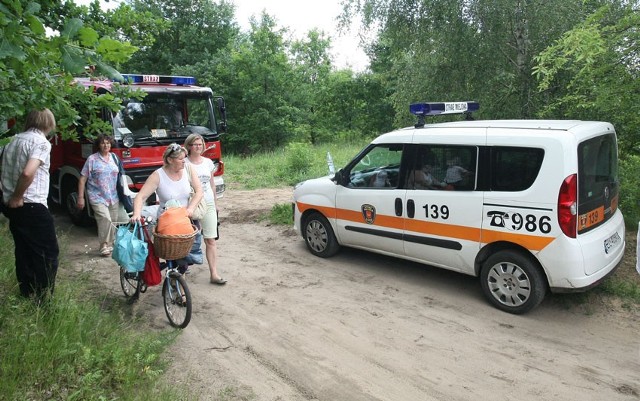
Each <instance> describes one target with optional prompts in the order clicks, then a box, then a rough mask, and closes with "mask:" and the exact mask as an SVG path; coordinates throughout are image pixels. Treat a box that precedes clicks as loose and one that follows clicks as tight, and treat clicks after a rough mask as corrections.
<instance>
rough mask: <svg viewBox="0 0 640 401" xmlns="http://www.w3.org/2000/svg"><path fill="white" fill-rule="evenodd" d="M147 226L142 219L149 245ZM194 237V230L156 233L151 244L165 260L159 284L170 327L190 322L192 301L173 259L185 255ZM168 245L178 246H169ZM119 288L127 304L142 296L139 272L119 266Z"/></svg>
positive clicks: (144, 287) (143, 285)
mask: <svg viewBox="0 0 640 401" xmlns="http://www.w3.org/2000/svg"><path fill="white" fill-rule="evenodd" d="M149 223H150V219H148V218H147V219H145V218H144V217H143V218H142V220H141V225H142V231H143V233H144V236H145V240H146V241H147V242H148V243H150V242H151V236H150V235H149V231H148V225H149ZM196 234H197V230H194V233H193V234H191V235H183V236H163V235H159V234H157V233H156V234H155V240H154V242H153V243H154V245H155V250H156V254H157V256H158V257H160V258H162V259H165V262H164V263H161V264H160V266H161V270H166V271H165V274H164V279H163V283H162V300H163V304H164V311H165V313H166V315H167V318H168V319H169V323H170V324H171V326H173V327H177V328H180V329H184V328H185V327H187V325H188V324H189V322H190V321H191V311H192V302H191V291H189V287H188V286H187V282H186V280H185V279H184V277H183V275H182V273H181V272H180V271H179V270H178V269H179V266H178V263H177V261H176V260H177V259H180V258H182V257H185V256H186V255H187V254H188V252H189V250H190V249H191V246H192V245H193V240H194V238H195V235H196ZM189 240H190V241H189ZM172 244H174V245H175V244H179V245H178V246H172ZM185 250H186V254H185ZM120 286H121V287H122V292H124V295H125V296H126V297H127V298H129V302H130V303H133V302H135V301H136V300H137V299H138V298H139V296H140V293H145V292H146V291H147V288H148V287H147V284H146V283H145V282H144V279H143V278H142V272H129V271H127V269H126V268H125V267H124V266H120Z"/></svg>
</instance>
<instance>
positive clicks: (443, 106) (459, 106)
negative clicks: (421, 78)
mask: <svg viewBox="0 0 640 401" xmlns="http://www.w3.org/2000/svg"><path fill="white" fill-rule="evenodd" d="M479 108H480V104H479V103H478V102H444V103H443V102H431V103H414V104H412V105H411V106H409V111H410V112H411V114H415V115H416V116H439V115H442V114H463V113H471V112H474V111H478V109H479Z"/></svg>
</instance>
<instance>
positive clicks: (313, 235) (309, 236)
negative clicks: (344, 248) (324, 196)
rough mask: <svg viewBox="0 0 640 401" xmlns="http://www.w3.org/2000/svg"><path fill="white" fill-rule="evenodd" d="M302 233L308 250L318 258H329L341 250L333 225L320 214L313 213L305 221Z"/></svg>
mask: <svg viewBox="0 0 640 401" xmlns="http://www.w3.org/2000/svg"><path fill="white" fill-rule="evenodd" d="M302 232H303V235H304V242H305V243H306V244H307V248H309V251H311V253H312V254H314V255H316V256H320V257H321V258H328V257H330V256H333V255H335V254H336V253H337V252H338V250H339V249H340V245H338V240H337V239H336V236H335V234H334V233H333V229H332V228H331V224H329V221H328V220H327V219H326V218H325V217H324V216H323V215H321V214H320V213H312V214H310V215H309V216H308V217H306V218H305V219H304V226H303V228H302Z"/></svg>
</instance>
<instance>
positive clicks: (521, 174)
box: [491, 146, 544, 192]
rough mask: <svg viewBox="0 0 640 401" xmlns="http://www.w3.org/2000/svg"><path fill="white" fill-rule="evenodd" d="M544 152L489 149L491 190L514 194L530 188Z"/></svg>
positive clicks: (530, 149)
mask: <svg viewBox="0 0 640 401" xmlns="http://www.w3.org/2000/svg"><path fill="white" fill-rule="evenodd" d="M543 159H544V150H542V149H538V148H516V147H505V146H494V147H492V148H491V190H492V191H506V192H516V191H524V190H525V189H527V188H529V187H531V185H533V183H534V182H535V180H536V177H537V176H538V173H539V172H540V166H542V160H543Z"/></svg>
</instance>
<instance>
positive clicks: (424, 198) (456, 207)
mask: <svg viewBox="0 0 640 401" xmlns="http://www.w3.org/2000/svg"><path fill="white" fill-rule="evenodd" d="M468 139H469V137H468V136H467V140H468ZM478 149H479V148H478V146H469V145H439V144H434V145H427V144H424V145H423V144H421V145H418V147H417V152H418V153H417V156H416V158H415V160H416V164H415V166H414V168H413V171H410V172H409V173H408V174H407V177H406V184H405V186H406V188H407V194H406V200H405V209H406V210H407V218H406V221H405V230H404V248H405V254H406V256H407V257H408V258H411V259H414V260H417V261H421V262H424V263H427V264H431V265H435V266H438V267H443V268H446V269H450V270H455V271H461V272H464V273H467V274H473V272H474V260H475V257H476V254H477V253H478V250H479V248H480V233H481V230H480V228H481V224H482V202H483V192H482V191H476V190H475V189H476V185H477V179H476V177H477V171H478V167H477V163H478V162H477V161H478Z"/></svg>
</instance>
